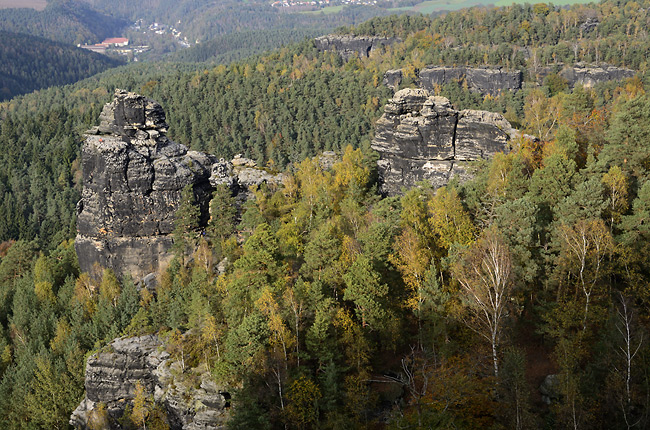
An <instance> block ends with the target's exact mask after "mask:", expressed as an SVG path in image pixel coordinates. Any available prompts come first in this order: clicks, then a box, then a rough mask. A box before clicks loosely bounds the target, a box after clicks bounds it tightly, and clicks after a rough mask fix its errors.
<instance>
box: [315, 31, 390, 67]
mask: <svg viewBox="0 0 650 430" xmlns="http://www.w3.org/2000/svg"><path fill="white" fill-rule="evenodd" d="M398 41H400V39H398V38H396V37H379V36H349V35H346V36H338V35H335V34H330V35H328V36H321V37H317V38H316V39H314V44H315V45H316V49H318V50H319V51H321V52H322V51H335V52H338V53H339V55H341V58H343V60H344V61H349V60H350V59H351V58H354V57H359V58H367V57H369V56H370V55H371V53H372V52H373V51H375V50H377V49H379V48H380V47H382V46H388V45H392V44H393V43H395V42H398Z"/></svg>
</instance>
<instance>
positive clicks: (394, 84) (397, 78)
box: [383, 69, 402, 91]
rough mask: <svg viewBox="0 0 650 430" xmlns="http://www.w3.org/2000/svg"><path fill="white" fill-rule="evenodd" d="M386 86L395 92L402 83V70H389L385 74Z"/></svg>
mask: <svg viewBox="0 0 650 430" xmlns="http://www.w3.org/2000/svg"><path fill="white" fill-rule="evenodd" d="M383 83H384V85H385V86H387V87H388V88H390V89H391V90H393V91H395V90H397V88H398V87H399V84H401V83H402V70H400V69H396V70H387V71H386V73H384V81H383Z"/></svg>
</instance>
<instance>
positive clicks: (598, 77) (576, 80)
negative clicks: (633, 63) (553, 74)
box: [560, 63, 636, 88]
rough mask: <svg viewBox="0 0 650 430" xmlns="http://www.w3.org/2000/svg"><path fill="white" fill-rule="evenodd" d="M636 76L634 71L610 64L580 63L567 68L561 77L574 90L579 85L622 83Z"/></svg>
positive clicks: (563, 70)
mask: <svg viewBox="0 0 650 430" xmlns="http://www.w3.org/2000/svg"><path fill="white" fill-rule="evenodd" d="M635 74H636V72H635V71H634V70H630V69H625V68H621V67H614V66H610V65H609V64H600V65H586V64H583V63H578V64H576V65H575V66H574V67H565V68H564V69H562V71H561V72H560V76H562V77H563V78H564V79H566V80H567V81H568V82H569V87H571V88H573V87H575V86H576V85H577V84H581V85H583V86H585V87H593V86H594V85H596V84H598V83H600V82H608V81H621V80H623V79H627V78H631V77H633V76H634V75H635Z"/></svg>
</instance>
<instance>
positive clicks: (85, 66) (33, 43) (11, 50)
mask: <svg viewBox="0 0 650 430" xmlns="http://www.w3.org/2000/svg"><path fill="white" fill-rule="evenodd" d="M121 64H123V62H121V61H119V60H115V59H113V58H109V57H106V56H104V55H99V54H95V53H94V52H89V51H85V50H82V49H79V48H73V47H71V46H69V45H65V44H63V43H57V42H51V41H49V40H47V39H42V38H39V37H32V36H27V35H24V34H15V33H8V32H6V31H0V101H3V100H8V99H10V98H12V97H14V96H16V95H18V94H26V93H30V92H32V91H35V90H38V89H41V88H47V87H51V86H54V85H65V84H71V83H74V82H77V81H80V80H82V79H84V78H87V77H88V76H92V75H95V74H97V73H100V72H103V71H104V70H106V69H110V68H112V67H117V66H119V65H121Z"/></svg>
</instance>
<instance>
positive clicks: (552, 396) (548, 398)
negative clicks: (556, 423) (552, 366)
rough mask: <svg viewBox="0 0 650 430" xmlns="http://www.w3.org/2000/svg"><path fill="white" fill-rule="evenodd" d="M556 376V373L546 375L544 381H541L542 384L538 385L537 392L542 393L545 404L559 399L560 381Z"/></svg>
mask: <svg viewBox="0 0 650 430" xmlns="http://www.w3.org/2000/svg"><path fill="white" fill-rule="evenodd" d="M558 378H559V377H558V375H554V374H551V375H546V377H545V378H544V381H542V384H541V385H540V386H539V392H540V393H541V394H542V401H543V402H544V403H546V404H547V405H550V404H551V403H553V402H557V401H558V400H560V390H559V385H560V381H558Z"/></svg>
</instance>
